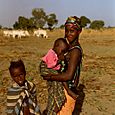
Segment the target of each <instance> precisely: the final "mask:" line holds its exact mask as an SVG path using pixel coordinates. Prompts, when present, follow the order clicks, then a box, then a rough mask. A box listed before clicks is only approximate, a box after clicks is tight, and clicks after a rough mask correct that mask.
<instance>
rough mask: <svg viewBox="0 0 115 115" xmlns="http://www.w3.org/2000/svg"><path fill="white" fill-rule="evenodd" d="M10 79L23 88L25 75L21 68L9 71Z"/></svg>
mask: <svg viewBox="0 0 115 115" xmlns="http://www.w3.org/2000/svg"><path fill="white" fill-rule="evenodd" d="M11 77H12V79H13V80H14V81H15V82H16V83H17V84H18V85H19V86H23V85H24V83H25V73H24V71H23V68H22V67H18V68H14V69H12V70H11Z"/></svg>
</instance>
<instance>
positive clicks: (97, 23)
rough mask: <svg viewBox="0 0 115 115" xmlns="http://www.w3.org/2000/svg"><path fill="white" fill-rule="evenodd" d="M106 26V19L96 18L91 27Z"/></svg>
mask: <svg viewBox="0 0 115 115" xmlns="http://www.w3.org/2000/svg"><path fill="white" fill-rule="evenodd" d="M103 27H104V21H102V20H94V21H93V22H92V23H91V24H90V28H91V29H100V28H103Z"/></svg>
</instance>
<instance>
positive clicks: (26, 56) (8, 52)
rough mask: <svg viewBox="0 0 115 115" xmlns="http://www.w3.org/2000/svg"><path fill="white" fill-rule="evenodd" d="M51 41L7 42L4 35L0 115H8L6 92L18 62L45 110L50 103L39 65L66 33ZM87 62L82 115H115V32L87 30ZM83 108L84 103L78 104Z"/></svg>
mask: <svg viewBox="0 0 115 115" xmlns="http://www.w3.org/2000/svg"><path fill="white" fill-rule="evenodd" d="M48 35H49V38H47V39H44V38H37V37H33V36H31V37H28V38H22V39H15V40H14V39H13V38H5V37H3V35H2V31H0V65H1V66H0V92H1V93H0V115H5V108H6V91H7V88H8V87H9V86H10V85H11V83H12V81H11V79H10V75H9V72H8V67H9V62H10V60H12V59H14V58H19V57H20V58H22V59H23V60H24V63H25V66H26V70H27V79H29V80H32V81H33V82H34V83H35V84H36V86H37V92H38V102H39V104H40V107H41V110H43V109H44V107H45V105H46V101H47V86H46V82H45V81H44V80H43V79H42V78H41V76H40V75H39V70H38V66H39V62H40V58H41V57H42V55H44V54H45V53H46V52H47V51H48V49H49V48H51V47H52V45H53V42H54V40H55V39H56V38H58V37H63V36H64V30H55V31H53V32H49V31H48ZM80 43H81V45H82V47H83V51H84V58H83V67H82V71H81V78H80V83H81V84H83V85H84V86H85V88H84V92H83V94H84V98H81V99H82V101H81V102H83V103H82V104H83V105H82V111H81V113H80V115H115V111H114V107H115V90H114V89H115V77H114V75H115V29H105V30H101V31H93V30H83V32H82V34H81V36H80ZM78 105H79V107H80V103H78Z"/></svg>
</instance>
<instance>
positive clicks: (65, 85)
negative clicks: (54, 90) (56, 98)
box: [63, 82, 78, 100]
mask: <svg viewBox="0 0 115 115" xmlns="http://www.w3.org/2000/svg"><path fill="white" fill-rule="evenodd" d="M63 85H64V88H65V89H66V91H67V93H68V95H70V96H71V97H72V98H73V99H74V100H76V99H77V97H78V96H77V95H76V94H75V93H74V92H73V91H71V90H70V89H69V87H68V85H67V82H63Z"/></svg>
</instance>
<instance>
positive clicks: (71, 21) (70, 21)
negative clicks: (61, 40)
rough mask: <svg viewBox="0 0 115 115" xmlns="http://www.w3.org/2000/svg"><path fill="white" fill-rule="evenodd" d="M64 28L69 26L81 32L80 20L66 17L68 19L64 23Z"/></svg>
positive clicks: (74, 17)
mask: <svg viewBox="0 0 115 115" xmlns="http://www.w3.org/2000/svg"><path fill="white" fill-rule="evenodd" d="M66 26H70V27H74V28H75V29H77V30H81V29H82V27H81V20H80V18H78V17H76V16H70V17H68V19H67V20H66V23H65V27H66Z"/></svg>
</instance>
